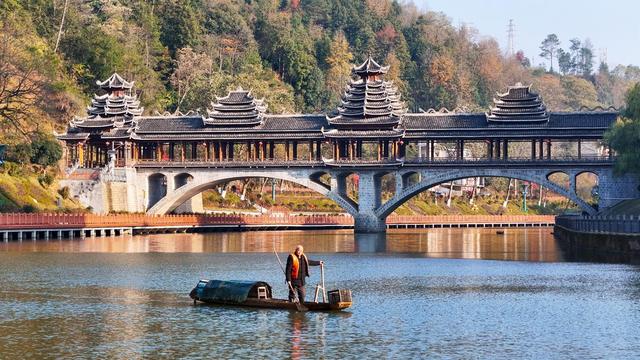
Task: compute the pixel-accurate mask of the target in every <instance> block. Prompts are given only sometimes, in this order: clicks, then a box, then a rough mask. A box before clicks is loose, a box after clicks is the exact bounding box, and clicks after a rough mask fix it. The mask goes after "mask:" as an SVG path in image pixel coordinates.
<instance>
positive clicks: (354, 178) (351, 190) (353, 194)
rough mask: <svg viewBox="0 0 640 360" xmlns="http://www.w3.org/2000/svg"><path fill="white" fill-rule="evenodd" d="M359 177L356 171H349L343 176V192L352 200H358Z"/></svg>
mask: <svg viewBox="0 0 640 360" xmlns="http://www.w3.org/2000/svg"><path fill="white" fill-rule="evenodd" d="M359 185H360V177H359V176H358V174H356V173H351V174H349V175H348V176H347V177H346V178H345V194H346V195H347V197H348V198H349V199H351V200H353V201H354V202H358V186H359Z"/></svg>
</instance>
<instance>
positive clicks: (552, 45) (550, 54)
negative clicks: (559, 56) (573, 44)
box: [540, 34, 560, 73]
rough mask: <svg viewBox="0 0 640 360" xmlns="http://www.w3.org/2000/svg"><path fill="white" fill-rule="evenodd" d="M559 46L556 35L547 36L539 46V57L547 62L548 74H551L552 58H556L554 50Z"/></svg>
mask: <svg viewBox="0 0 640 360" xmlns="http://www.w3.org/2000/svg"><path fill="white" fill-rule="evenodd" d="M559 46H560V40H558V36H557V35H556V34H549V35H547V38H546V39H544V40H543V41H542V43H541V44H540V50H541V52H540V56H541V57H543V58H545V59H548V60H549V64H550V66H549V72H551V73H553V58H554V56H556V50H557V49H558V47H559Z"/></svg>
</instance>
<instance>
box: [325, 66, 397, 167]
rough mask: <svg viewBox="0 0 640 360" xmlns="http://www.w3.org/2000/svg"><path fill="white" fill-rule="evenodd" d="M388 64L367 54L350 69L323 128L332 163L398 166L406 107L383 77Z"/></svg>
mask: <svg viewBox="0 0 640 360" xmlns="http://www.w3.org/2000/svg"><path fill="white" fill-rule="evenodd" d="M388 70H389V66H381V65H380V64H378V63H377V62H376V61H375V60H374V59H373V58H372V57H371V56H369V57H368V58H367V59H366V60H365V61H364V62H363V63H362V64H360V65H359V66H354V67H353V68H352V70H351V72H352V74H353V75H354V76H355V77H357V79H351V80H350V82H349V84H348V85H347V86H346V90H345V93H344V95H343V96H342V101H341V105H340V106H339V107H338V109H337V115H336V116H334V117H327V121H328V122H329V125H330V126H331V129H329V130H325V131H323V134H324V136H325V138H327V139H329V141H330V143H331V145H332V148H333V160H332V161H329V162H327V165H333V166H341V167H343V166H358V167H362V166H375V167H380V166H384V165H388V166H395V165H401V163H402V159H403V158H404V146H403V142H402V138H403V137H404V129H403V128H402V115H403V114H404V113H405V111H406V109H405V108H404V104H403V103H402V102H401V101H400V94H398V88H397V87H395V86H394V85H393V83H392V82H390V81H385V80H383V76H384V74H386V73H387V71H388Z"/></svg>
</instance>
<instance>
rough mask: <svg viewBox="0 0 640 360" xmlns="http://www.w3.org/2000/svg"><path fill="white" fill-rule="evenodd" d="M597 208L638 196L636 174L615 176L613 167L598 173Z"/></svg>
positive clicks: (639, 195) (639, 189)
mask: <svg viewBox="0 0 640 360" xmlns="http://www.w3.org/2000/svg"><path fill="white" fill-rule="evenodd" d="M598 195H599V197H600V199H599V201H598V210H603V209H606V208H608V207H611V206H614V205H616V204H617V203H619V202H621V201H624V200H630V199H638V198H640V181H639V180H638V177H637V175H622V176H615V175H614V174H613V169H607V170H605V171H601V172H599V173H598Z"/></svg>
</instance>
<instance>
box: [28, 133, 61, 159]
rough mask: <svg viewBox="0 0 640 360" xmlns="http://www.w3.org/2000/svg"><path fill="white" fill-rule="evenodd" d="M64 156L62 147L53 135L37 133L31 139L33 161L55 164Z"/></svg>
mask: <svg viewBox="0 0 640 360" xmlns="http://www.w3.org/2000/svg"><path fill="white" fill-rule="evenodd" d="M61 158H62V147H61V146H60V144H59V143H58V141H57V140H56V139H55V138H54V137H53V136H51V135H46V134H42V133H37V134H35V135H34V137H33V140H32V141H31V163H32V164H38V165H42V166H53V165H55V164H57V163H58V161H60V159H61Z"/></svg>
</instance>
